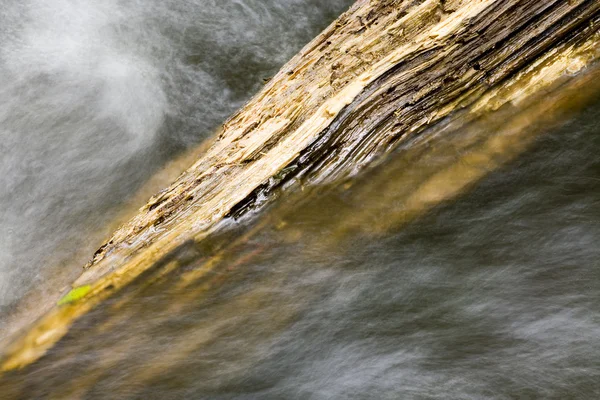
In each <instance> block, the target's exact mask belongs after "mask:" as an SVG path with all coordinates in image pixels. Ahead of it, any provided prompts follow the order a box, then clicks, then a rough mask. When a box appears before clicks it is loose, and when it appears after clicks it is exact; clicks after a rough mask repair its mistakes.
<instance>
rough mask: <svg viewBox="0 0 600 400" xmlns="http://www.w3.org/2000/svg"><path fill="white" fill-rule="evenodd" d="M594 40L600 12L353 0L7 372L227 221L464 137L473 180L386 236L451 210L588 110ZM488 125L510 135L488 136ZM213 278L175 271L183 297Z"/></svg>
mask: <svg viewBox="0 0 600 400" xmlns="http://www.w3.org/2000/svg"><path fill="white" fill-rule="evenodd" d="M599 28H600V2H598V1H596V0H573V1H552V0H550V1H533V0H528V1H524V0H521V1H517V0H504V1H502V0H479V1H439V0H436V1H432V0H431V1H429V0H426V1H393V0H380V1H367V0H360V1H358V2H357V3H356V4H355V5H354V6H353V7H352V8H351V9H350V10H349V11H348V12H346V13H345V14H344V15H342V16H341V17H340V18H339V19H338V20H337V21H336V22H334V23H333V24H332V25H331V26H330V27H329V28H328V29H327V30H325V31H324V32H323V33H322V34H321V35H319V36H318V37H317V38H316V39H315V40H314V41H313V42H311V43H310V44H308V45H307V46H306V47H305V48H304V49H303V50H302V51H301V52H300V53H299V54H298V55H297V56H296V57H294V58H293V59H292V60H291V61H290V62H289V63H288V64H286V65H285V66H284V67H283V68H282V69H281V71H280V72H279V73H278V74H277V75H276V76H275V77H274V78H273V79H272V80H271V81H269V82H268V84H267V85H266V86H265V88H264V90H263V91H261V92H260V93H259V94H258V95H257V96H256V97H255V98H254V99H253V100H251V101H250V102H249V103H248V104H247V105H246V106H245V107H244V108H242V109H241V110H240V111H239V112H238V113H236V114H235V115H234V116H232V117H231V118H230V119H229V120H228V121H227V122H226V123H225V124H224V125H223V127H222V129H221V130H220V131H219V132H218V133H217V136H216V138H215V140H214V142H213V144H212V146H211V147H210V148H209V149H208V150H207V151H206V152H205V153H204V155H203V156H201V157H200V159H199V160H198V161H196V162H195V163H194V164H193V165H192V166H191V167H190V168H189V169H188V170H187V171H186V172H185V173H184V174H182V175H181V176H180V177H179V178H178V179H177V180H176V181H175V182H174V183H173V184H172V185H171V186H169V187H168V188H166V189H164V190H163V191H161V192H160V193H158V194H157V195H155V196H154V197H152V198H151V199H150V201H149V202H148V203H147V204H146V205H145V206H144V207H142V208H141V209H140V210H139V212H138V214H137V215H135V216H134V217H133V218H132V219H131V220H130V221H129V222H128V223H126V224H125V225H123V226H122V227H120V228H119V229H118V230H117V231H116V232H115V233H114V234H113V236H112V237H111V238H110V239H108V240H107V241H106V243H105V244H104V245H103V246H102V247H101V248H100V249H99V250H98V251H97V252H96V254H94V255H93V258H92V259H91V261H90V262H89V263H88V265H86V266H85V272H84V273H83V274H82V276H81V277H80V278H79V279H78V280H77V281H76V282H75V283H74V284H73V288H74V289H73V291H71V292H70V293H69V294H67V295H66V297H64V298H63V300H62V301H61V302H59V304H58V305H57V306H56V307H55V308H54V309H52V310H51V311H50V312H49V313H48V314H46V315H45V316H44V317H42V318H41V319H40V320H38V321H37V322H36V323H35V324H34V325H33V326H31V327H30V328H29V329H28V330H27V331H25V332H22V333H21V334H20V335H18V336H17V337H16V338H14V340H13V341H12V342H11V343H10V345H9V346H7V348H6V349H5V350H4V353H3V354H4V355H3V358H2V360H3V361H2V364H1V365H2V370H4V371H10V370H14V369H20V368H25V367H27V366H29V365H30V364H32V363H35V362H36V361H38V360H40V358H42V357H43V356H44V355H45V354H46V352H47V351H48V350H49V349H51V348H52V347H53V346H54V345H55V344H57V343H58V342H59V341H60V340H61V339H62V338H63V337H64V336H65V335H66V334H67V333H68V332H69V329H70V327H71V326H72V324H73V323H74V322H75V321H77V320H78V319H80V318H82V317H83V316H85V315H86V314H87V313H89V312H90V311H92V310H94V309H95V308H96V307H97V306H98V305H99V304H101V303H102V302H103V301H105V300H107V299H109V298H113V299H114V298H115V296H117V297H119V296H126V297H127V296H133V295H135V293H136V290H133V289H131V290H130V291H128V288H129V287H130V285H131V283H132V282H136V283H137V284H139V282H140V280H142V281H143V280H146V283H147V284H148V285H151V284H152V283H153V282H155V280H156V279H158V278H157V277H160V276H163V275H165V274H168V273H170V272H171V271H173V270H175V269H178V268H180V267H181V266H182V263H181V262H179V261H177V260H178V258H177V257H175V258H172V259H171V258H170V256H171V255H173V254H181V251H182V249H184V248H185V247H186V246H188V245H189V243H201V242H202V241H204V240H211V235H215V234H217V233H218V231H219V227H220V226H221V224H222V223H223V221H224V220H227V219H231V218H240V217H243V216H244V215H245V214H247V213H249V212H254V211H255V210H258V209H260V208H261V207H263V206H264V205H265V204H268V203H269V202H274V203H276V202H277V198H278V196H279V193H282V192H286V191H288V192H293V191H294V190H295V191H296V192H298V193H300V192H301V189H302V188H304V189H306V188H309V190H308V192H310V188H312V187H318V186H319V185H324V184H330V183H331V182H342V181H344V180H347V179H349V178H351V177H353V176H357V175H359V174H360V173H361V171H362V170H363V169H365V168H370V167H372V166H373V165H376V164H378V163H379V162H381V160H384V159H385V158H386V157H385V156H386V154H388V153H389V152H390V151H392V150H393V149H395V148H398V147H400V146H408V145H411V144H412V143H413V142H412V141H415V140H421V141H422V143H425V142H428V141H430V140H434V138H436V137H439V136H443V135H452V134H456V132H461V131H463V130H467V131H468V132H470V135H469V134H467V135H456V136H457V142H456V146H457V147H460V148H462V149H464V150H465V151H467V150H468V151H469V152H470V154H471V156H470V157H471V158H472V159H471V160H470V163H468V165H471V166H473V165H474V166H475V167H474V168H471V169H469V168H468V167H465V166H464V165H465V164H464V163H463V162H458V163H456V162H455V160H454V161H451V162H449V163H448V164H446V165H437V166H435V168H434V169H431V168H430V169H429V170H428V172H427V174H426V175H419V174H418V175H415V176H413V178H411V179H413V180H412V181H411V182H412V183H411V184H408V185H406V188H407V193H406V197H405V199H404V201H405V202H406V203H407V204H408V205H407V208H406V209H407V210H408V211H405V212H404V214H403V215H397V216H393V217H390V220H389V223H390V224H398V223H400V221H403V220H406V219H408V218H413V217H414V216H415V215H418V214H419V213H421V212H423V210H425V209H427V208H428V207H431V206H432V205H434V204H436V203H439V202H440V201H444V200H447V199H450V198H452V197H453V196H455V195H457V194H458V193H460V192H461V191H462V190H464V189H465V188H467V187H468V186H469V185H470V184H472V183H473V182H475V181H477V180H478V179H480V178H481V177H482V176H483V175H485V173H486V171H489V170H491V169H493V168H494V167H495V166H497V165H499V164H500V163H501V162H503V161H502V159H504V160H509V159H511V158H514V157H516V156H517V155H518V154H519V153H520V152H521V151H523V149H524V148H526V146H527V144H528V143H529V142H530V141H531V140H532V138H533V137H535V134H536V132H538V131H537V130H535V129H533V128H532V126H534V125H536V124H539V123H540V121H543V120H544V119H552V118H551V117H552V116H560V115H561V112H562V111H563V110H568V109H570V108H576V107H578V104H580V103H585V98H579V99H577V100H574V99H575V97H576V96H574V95H573V93H576V92H577V90H575V91H574V92H573V90H574V89H573V88H578V87H580V86H582V85H585V86H590V87H591V86H593V85H594V83H595V82H596V81H597V79H596V78H593V77H595V76H597V73H596V72H595V71H596V62H597V60H598V58H600V45H599V43H600V35H599V33H598V31H599ZM578 85H579V86H578ZM567 94H569V95H568V96H567ZM584 97H585V96H584ZM496 113H500V114H501V115H503V118H504V119H503V123H498V120H497V119H496V120H495V122H493V123H491V124H488V123H487V122H486V121H488V120H487V118H488V116H489V115H492V114H496ZM528 133H530V134H529V135H528ZM461 140H462V141H461ZM416 148H417V149H418V151H417V150H415V151H414V152H413V153H411V154H412V155H410V156H407V158H406V160H407V161H406V164H405V167H404V168H405V169H404V170H403V171H405V172H406V171H410V168H411V166H412V165H419V163H421V164H422V165H424V166H425V167H426V166H427V163H426V160H427V154H433V153H430V152H432V151H436V150H433V149H434V148H433V147H431V146H424V147H418V146H417V147H416ZM423 149H426V150H423ZM502 155H503V156H504V158H503V157H502ZM498 159H500V161H498ZM425 169H426V168H425ZM406 173H407V174H409V172H406ZM453 177H458V178H457V179H453ZM367 187H368V184H366V183H365V188H367ZM380 190H381V191H382V192H384V190H383V189H380ZM365 193H367V192H365ZM344 221H346V222H345V223H343V224H340V232H341V233H340V234H343V231H345V230H349V229H353V226H361V225H362V224H363V222H361V216H360V214H356V215H347V216H346V217H345V218H344ZM378 229H379V230H381V231H385V229H387V228H386V227H379V228H378ZM225 249H230V247H227V246H225ZM171 261H172V262H171ZM211 265H213V266H214V267H215V268H216V267H217V266H218V265H219V264H218V263H216V262H215V263H213V264H211ZM210 269H211V268H202V269H197V270H192V271H189V273H187V274H184V275H185V276H183V277H182V279H181V282H184V283H182V285H183V286H182V287H185V285H187V284H186V283H185V282H197V281H198V279H199V277H200V276H203V274H204V275H205V274H206V273H207V271H209V270H210ZM82 340H85V338H82Z"/></svg>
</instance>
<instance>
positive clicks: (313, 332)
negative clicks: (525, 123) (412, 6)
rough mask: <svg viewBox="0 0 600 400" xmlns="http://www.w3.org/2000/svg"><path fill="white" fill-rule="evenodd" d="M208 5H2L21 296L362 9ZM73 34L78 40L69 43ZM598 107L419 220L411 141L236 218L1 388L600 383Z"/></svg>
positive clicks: (178, 395) (413, 390)
mask: <svg viewBox="0 0 600 400" xmlns="http://www.w3.org/2000/svg"><path fill="white" fill-rule="evenodd" d="M5 1H6V0H5ZM197 3H198V4H195V3H193V2H180V1H173V0H172V1H169V2H148V3H145V4H144V5H142V4H137V3H135V2H129V3H126V4H125V3H124V4H121V3H118V2H116V0H114V1H112V2H106V3H102V4H106V6H94V7H91V6H89V5H85V6H84V5H83V4H84V3H83V2H74V1H71V2H67V1H66V0H65V1H63V2H61V1H58V0H56V1H53V2H41V1H40V2H39V3H38V2H36V1H33V2H30V4H31V7H29V6H27V7H26V6H24V5H23V4H21V3H14V4H13V3H9V5H10V6H9V7H6V8H5V9H4V10H3V11H2V14H0V15H2V21H5V20H6V21H10V22H11V24H13V25H10V24H9V26H10V28H8V27H7V26H6V25H2V28H0V29H2V35H6V37H7V38H11V40H9V41H8V43H10V45H9V46H6V45H3V48H2V50H3V52H4V53H3V58H2V60H3V64H2V68H4V69H6V71H8V72H10V73H11V74H13V75H12V76H13V77H12V78H10V79H8V78H7V77H8V76H9V75H8V72H7V73H4V72H3V73H2V76H1V77H0V79H2V80H5V79H6V84H5V85H4V86H3V88H2V89H0V90H1V91H0V101H1V103H0V105H1V107H2V108H1V109H0V112H1V113H2V114H0V115H1V117H2V118H3V121H4V122H3V124H2V125H1V127H0V129H1V130H0V132H1V133H0V134H2V135H3V136H2V142H3V144H2V145H3V146H4V148H3V151H4V152H6V154H7V157H4V156H3V157H2V159H1V160H0V171H1V172H2V175H0V176H1V178H0V179H2V180H4V181H2V182H1V183H2V185H3V187H6V188H7V190H8V188H10V190H8V191H7V192H3V193H2V197H0V204H1V205H2V211H1V212H2V214H0V216H1V217H2V225H1V229H3V230H5V231H6V232H5V231H3V232H2V235H3V236H2V238H3V241H2V242H1V243H0V257H1V258H0V260H1V261H2V264H0V266H1V268H2V269H1V270H0V273H1V275H0V277H1V279H2V280H1V281H0V283H1V284H2V286H1V287H2V292H1V293H2V299H3V301H4V304H9V303H10V301H12V299H14V298H18V297H19V293H21V292H22V291H23V288H24V287H30V286H32V285H34V284H35V283H32V282H36V279H42V278H41V277H43V271H39V269H40V268H41V267H40V265H39V260H41V259H43V258H44V257H45V256H47V255H48V253H50V254H52V249H54V247H56V246H57V243H62V242H63V241H65V240H67V241H72V240H74V239H73V238H78V237H80V236H82V235H83V234H85V235H87V233H88V230H87V227H88V224H89V223H92V224H97V225H100V226H101V225H102V224H103V223H105V221H106V219H107V218H108V216H107V215H106V214H108V215H110V212H109V211H108V210H111V209H113V208H115V207H117V206H118V205H119V204H121V203H122V202H124V201H125V199H126V197H127V195H128V193H129V191H130V190H131V189H132V188H135V187H137V186H139V185H141V183H142V182H143V181H144V180H145V179H147V178H148V176H149V175H150V174H151V173H152V171H154V170H155V169H157V168H158V167H160V164H161V163H164V162H166V160H168V159H169V158H171V157H173V156H174V155H175V154H176V153H178V152H179V151H182V149H184V148H186V147H187V146H191V145H192V144H195V143H197V142H198V141H199V140H201V138H202V137H203V136H205V134H206V133H208V132H209V131H210V127H212V126H214V125H216V124H218V123H219V122H220V121H221V120H222V118H223V117H224V116H225V115H227V113H229V112H231V111H232V110H233V109H234V108H235V107H237V106H239V105H240V104H241V102H242V101H243V100H244V99H246V98H247V96H248V95H249V94H250V93H252V92H253V91H255V90H256V89H257V88H258V87H259V86H260V80H261V78H262V77H263V76H265V77H266V76H268V74H269V73H272V72H273V70H274V69H276V68H277V66H278V65H279V64H281V63H282V62H283V61H285V59H286V58H288V57H289V56H290V55H291V54H293V53H294V52H295V51H296V50H297V48H298V47H299V46H301V44H302V43H303V42H306V41H307V40H309V39H310V37H311V36H314V35H315V34H316V32H317V31H318V30H319V29H321V28H322V27H323V24H325V23H326V22H327V21H329V20H331V19H332V18H333V17H334V16H335V15H336V14H338V13H339V12H340V11H341V10H343V9H344V7H347V6H348V4H349V3H350V2H348V1H346V2H343V1H339V2H333V1H330V2H326V5H324V4H321V3H325V2H317V1H314V2H313V1H309V0H304V1H300V0H298V1H285V2H280V1H269V2H265V1H256V2H255V1H249V0H247V1H230V2H217V1H215V2H209V1H206V2H200V1H198V2H197ZM222 3H223V4H226V5H223V4H222ZM49 4H53V7H50V6H49ZM108 4H110V6H109V5H108ZM105 7H106V8H105ZM117 11H118V12H117ZM25 12H27V14H20V13H25ZM69 13H74V14H73V15H77V16H78V18H79V19H78V20H77V21H78V22H77V23H75V22H72V24H74V25H70V24H69V23H64V24H61V25H60V26H58V27H57V26H55V22H56V21H57V20H60V19H61V18H67V16H68V15H69ZM78 13H79V14H78ZM16 15H19V16H20V18H19V19H18V20H19V23H18V24H16V22H15V21H16V20H17V19H16V17H15V16H16ZM22 15H28V16H29V17H28V18H24V17H23V16H22ZM84 16H85V18H87V19H86V20H85V21H86V22H85V23H83V22H82V21H83V20H84ZM73 21H75V20H73ZM125 22H127V24H126V23H125ZM15 24H16V25H18V26H14V25H15ZM80 25H81V26H80ZM77 29H81V30H83V31H77ZM72 30H74V31H76V32H77V33H73V32H72ZM68 34H69V35H70V34H72V35H73V36H72V37H71V40H72V42H73V50H72V52H64V51H58V50H57V49H56V47H54V50H52V49H53V47H52V43H53V41H56V40H59V39H57V38H61V39H60V40H61V41H64V40H66V39H64V37H62V36H60V35H67V36H65V37H68ZM86 34H87V35H88V36H87V38H89V39H90V41H91V42H90V41H88V40H84V39H83V38H84V37H85V35H86ZM52 35H55V36H52ZM105 35H106V36H105ZM53 38H54V39H53ZM28 40H29V41H28ZM123 41H124V42H126V43H124V42H123ZM90 43H92V44H90ZM34 44H36V45H37V47H36V46H34ZM127 44H128V45H130V46H133V48H135V51H132V52H131V53H127V54H129V56H128V57H129V58H128V57H125V56H123V55H122V56H119V55H118V54H123V53H119V52H127V51H129V50H131V48H132V47H128V46H127ZM54 46H56V44H54ZM90 46H91V48H90ZM170 47H173V48H172V50H169V48H170ZM53 51H54V52H53ZM4 54H8V56H4ZM115 54H116V55H115ZM225 55H226V56H225ZM92 56H93V57H92ZM90 57H91V58H90ZM34 59H35V61H36V62H35V63H33V60H34ZM191 60H193V62H192V61H191ZM142 71H143V73H142ZM130 74H131V75H130ZM257 82H258V83H257ZM129 85H131V86H129ZM198 99H201V101H198ZM599 113H600V98H597V99H596V101H595V102H594V104H592V105H591V106H589V107H587V109H585V110H584V111H583V112H581V113H580V114H579V115H576V116H574V117H573V118H572V119H570V120H568V121H563V123H562V124H561V125H560V126H558V127H555V128H553V129H551V130H548V131H547V132H546V133H545V134H544V135H541V136H540V137H539V138H538V140H537V141H536V142H535V143H534V145H533V146H532V147H531V148H530V150H529V151H528V152H526V153H525V154H523V155H522V156H521V157H519V158H518V159H517V160H514V161H512V162H510V163H508V164H506V165H505V166H503V167H502V168H500V169H498V170H496V171H494V172H492V173H490V174H489V175H488V176H487V177H486V178H485V179H484V180H483V181H481V182H479V184H477V186H475V187H473V188H472V189H471V190H469V191H468V192H466V193H464V194H463V195H462V196H460V197H459V198H458V199H456V200H455V201H452V202H446V203H444V204H441V205H439V206H438V207H436V208H435V209H433V210H430V211H429V212H427V213H425V214H424V215H423V216H421V217H420V218H417V219H415V220H413V221H412V222H410V223H408V224H397V225H395V224H394V223H393V221H390V220H389V219H390V215H394V212H395V211H396V209H397V208H398V207H401V202H400V201H394V190H399V191H401V189H402V188H400V187H399V186H398V185H394V180H395V179H396V178H397V177H396V176H394V174H392V173H386V171H394V168H397V164H395V163H397V162H398V159H400V157H399V155H401V153H402V151H403V149H399V150H398V151H397V152H396V154H394V155H393V156H391V157H389V159H388V160H387V161H386V163H385V164H383V165H381V166H379V167H378V168H375V169H373V170H370V171H368V172H367V173H366V174H364V175H362V176H359V177H358V178H356V180H355V181H354V182H350V183H348V184H347V185H344V186H343V187H334V188H320V189H315V190H316V193H312V194H313V195H312V196H311V197H310V199H311V200H310V201H305V202H301V203H299V205H298V206H297V207H291V206H290V207H286V206H285V205H279V206H272V207H270V208H269V209H267V210H265V213H264V214H262V215H258V216H255V217H253V218H247V219H242V220H240V221H237V222H236V221H233V220H230V221H226V222H225V223H224V224H223V231H222V233H221V234H220V235H218V236H216V237H214V238H211V239H210V240H207V241H204V242H201V243H193V242H192V243H188V244H186V245H185V246H182V247H181V249H180V250H179V251H178V253H177V254H174V255H172V256H171V258H168V259H164V260H162V261H161V262H159V263H158V264H157V269H156V270H154V271H149V273H148V274H145V275H144V276H142V277H141V278H140V279H139V280H137V281H136V282H134V283H133V284H132V285H130V286H129V287H128V288H126V289H125V290H123V291H122V292H120V293H118V294H117V295H115V296H114V297H112V298H110V299H109V300H108V301H107V302H105V303H103V304H102V305H101V306H99V307H98V308H97V309H95V310H93V311H92V312H91V313H89V314H88V315H86V316H84V317H83V318H81V319H79V320H78V321H77V322H76V323H75V324H74V326H73V327H72V329H71V330H70V332H69V334H68V335H67V336H66V337H65V338H64V339H63V340H62V341H61V342H60V343H59V344H58V345H57V346H56V347H55V348H53V349H52V350H51V351H50V352H49V353H48V355H47V356H46V357H44V358H43V359H41V360H40V361H39V362H37V363H36V364H34V365H33V366H31V367H30V368H27V369H25V370H23V371H15V372H11V373H9V374H6V375H5V376H3V377H2V378H1V379H0V398H3V397H2V395H4V396H5V397H6V398H7V399H13V398H19V399H20V398H23V399H30V398H56V399H63V398H86V399H87V398H91V399H95V398H107V399H161V400H162V399H182V398H190V399H507V400H508V399H561V400H564V399H597V398H600V269H596V268H599V267H600V246H598V243H599V242H600V160H599V159H598V156H597V155H598V153H599V152H600V118H599V117H598V115H599ZM157 115H159V116H161V117H160V118H158V117H157ZM7 149H10V152H9V151H7ZM156 160H161V161H160V162H159V161H156ZM155 164H158V165H155ZM36 168H37V169H36ZM71 174H73V175H71ZM5 181H6V182H5ZM365 181H368V182H371V184H372V185H373V186H372V187H379V188H383V189H381V190H386V188H387V190H388V191H387V192H386V193H385V196H383V193H378V192H375V191H374V192H373V193H370V194H369V195H365V194H364V193H362V192H360V190H359V188H360V187H361V184H362V183H364V182H365ZM375 183H376V184H377V185H375ZM325 189H327V190H325ZM309 190H310V189H309ZM382 198H384V199H385V204H384V205H380V204H378V202H381V199H382ZM398 198H400V194H399V195H398ZM41 199H42V200H41ZM283 199H284V200H285V198H283ZM280 200H281V199H280ZM353 213H356V214H360V215H365V217H364V218H358V219H357V220H360V221H361V225H359V226H354V229H350V230H348V231H345V232H344V234H343V235H340V234H339V232H340V226H342V225H343V222H344V220H345V219H346V216H348V215H351V214H353ZM340 216H344V218H341V217H340ZM103 221H104V222H103ZM379 226H385V229H383V230H382V229H378V227H379ZM4 238H7V240H6V241H5V240H4ZM38 242H40V243H41V244H39V243H38ZM77 243H80V242H77ZM75 246H79V245H75ZM32 249H33V250H32ZM222 249H225V251H222ZM64 251H66V252H67V253H65V254H68V251H69V250H68V249H66V250H64ZM53 257H54V256H53ZM56 257H58V256H56ZM57 259H58V258H57ZM36 260H37V261H36ZM174 260H177V261H178V262H179V263H180V264H182V267H181V268H178V269H176V270H169V269H168V268H166V267H165V266H168V265H169V263H172V262H173V261H174ZM161 268H162V270H161ZM162 271H167V272H164V273H163V272H162ZM36 276H38V278H36Z"/></svg>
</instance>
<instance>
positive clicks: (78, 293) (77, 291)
mask: <svg viewBox="0 0 600 400" xmlns="http://www.w3.org/2000/svg"><path fill="white" fill-rule="evenodd" d="M91 290H92V286H91V285H85V286H79V287H76V288H74V289H71V291H70V292H69V293H67V294H66V295H64V297H63V298H62V299H60V300H59V301H58V303H57V304H58V305H59V306H62V305H64V304H69V303H73V302H75V301H77V300H79V299H81V298H82V297H84V296H85V295H86V294H88V293H89V292H90V291H91Z"/></svg>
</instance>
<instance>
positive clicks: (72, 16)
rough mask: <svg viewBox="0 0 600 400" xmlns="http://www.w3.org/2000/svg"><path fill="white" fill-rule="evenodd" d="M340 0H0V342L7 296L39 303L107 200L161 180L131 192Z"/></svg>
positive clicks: (240, 97)
mask: <svg viewBox="0 0 600 400" xmlns="http://www.w3.org/2000/svg"><path fill="white" fill-rule="evenodd" d="M351 3H352V0H335V1H326V2H322V1H316V0H286V1H281V0H270V1H264V0H236V1H204V0H197V1H179V0H169V1H164V0H161V1H155V0H152V1H120V0H107V1H102V2H98V1H85V0H52V1H47V0H27V1H21V0H3V1H2V5H1V7H0V8H1V9H0V41H1V42H2V46H0V187H1V188H2V189H1V190H0V320H1V322H2V328H0V339H1V338H2V337H4V336H5V335H6V334H7V331H8V330H11V329H13V328H14V326H15V325H14V324H13V323H12V321H10V320H9V319H7V318H8V317H7V315H8V314H10V313H12V312H13V311H14V309H13V306H14V305H15V304H16V302H18V301H19V300H20V299H23V298H25V301H26V302H28V303H30V305H29V306H30V308H31V309H32V310H33V311H34V312H37V311H38V310H39V309H40V308H42V307H43V305H51V304H53V303H54V301H55V299H56V297H57V296H59V293H60V289H61V288H63V287H64V286H65V285H67V284H69V283H70V282H72V281H73V280H74V279H75V278H76V277H77V276H78V275H79V273H80V272H81V269H80V268H81V266H82V265H84V264H85V262H86V261H87V260H88V259H89V257H90V255H91V254H92V253H93V251H94V250H95V249H96V248H97V247H98V246H99V244H100V243H101V240H102V239H103V238H104V237H105V236H107V235H108V234H109V233H110V231H111V230H112V229H114V228H115V224H114V220H115V219H117V218H116V216H115V215H116V211H115V210H116V209H119V210H123V209H130V210H131V211H133V210H135V209H137V208H138V207H139V206H140V205H142V204H143V202H144V201H145V200H147V198H148V197H149V196H150V195H151V194H153V192H156V191H158V190H159V189H161V188H162V187H163V186H165V185H167V184H168V183H170V180H172V179H174V177H171V178H170V179H169V177H166V179H162V181H157V182H154V183H153V184H152V187H150V188H149V189H147V190H146V191H145V196H146V197H145V198H139V199H138V202H137V203H136V202H135V201H133V200H131V198H132V195H133V194H134V193H135V192H136V190H137V189H138V188H139V187H140V186H141V185H142V184H143V183H144V182H145V181H146V180H147V179H148V178H149V177H150V176H152V175H153V174H154V172H155V171H157V170H158V169H159V168H161V167H162V166H163V165H164V164H165V163H166V162H167V161H169V160H171V159H173V157H175V156H176V155H177V154H179V153H180V152H182V151H185V150H186V149H188V148H190V147H195V146H196V145H197V144H198V142H200V141H201V140H203V139H204V138H206V137H207V136H208V135H210V134H211V133H212V132H213V130H214V128H215V127H216V126H217V125H218V124H219V123H221V122H222V121H223V120H224V119H225V118H226V117H227V116H228V115H230V114H231V113H232V112H233V111H235V110H236V109H238V108H239V107H240V106H241V105H243V103H244V102H245V101H247V100H248V98H249V97H250V96H251V95H252V94H253V93H254V92H256V91H258V90H259V89H260V88H261V87H262V85H263V82H262V81H263V78H267V77H269V76H270V75H271V74H273V73H275V72H276V71H277V69H278V68H279V67H280V66H281V65H282V64H283V63H284V62H286V61H287V60H288V59H289V58H291V57H292V56H293V55H294V54H295V53H296V52H297V51H298V50H299V49H300V48H301V47H302V46H303V45H304V44H305V43H307V42H308V41H310V40H311V39H312V38H313V37H314V36H316V35H317V34H318V33H319V32H320V31H321V30H322V29H323V28H324V27H325V26H326V25H327V24H328V23H329V22H330V21H332V20H333V19H334V18H336V17H337V16H338V15H339V14H340V13H341V12H342V11H344V10H345V9H346V8H347V7H348V6H349V5H350V4H351ZM189 164H190V162H188V165H189ZM188 165H182V166H181V168H182V169H183V168H185V167H187V166H188ZM130 200H131V201H132V203H134V204H129V203H128V202H129V201H130ZM29 290H31V291H29ZM7 327H8V328H7Z"/></svg>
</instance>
